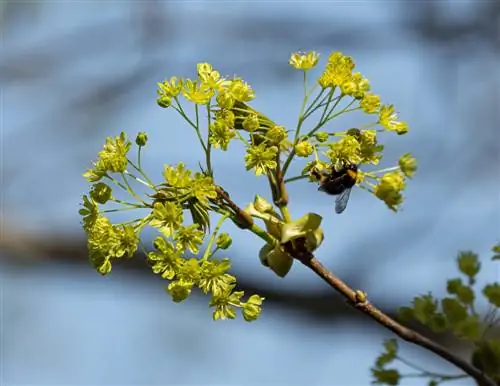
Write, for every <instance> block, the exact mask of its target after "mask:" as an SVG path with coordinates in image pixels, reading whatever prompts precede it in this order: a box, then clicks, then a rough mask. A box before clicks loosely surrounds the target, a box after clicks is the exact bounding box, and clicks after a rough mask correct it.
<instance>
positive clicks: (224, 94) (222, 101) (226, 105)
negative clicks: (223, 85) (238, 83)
mask: <svg viewBox="0 0 500 386" xmlns="http://www.w3.org/2000/svg"><path fill="white" fill-rule="evenodd" d="M215 100H216V101H217V106H219V107H220V108H221V109H226V110H229V111H230V110H231V109H232V108H233V106H234V102H235V100H236V99H235V98H234V96H233V95H232V94H231V93H230V92H229V91H228V90H225V89H222V90H219V92H218V94H217V97H216V98H215ZM233 116H234V114H233Z"/></svg>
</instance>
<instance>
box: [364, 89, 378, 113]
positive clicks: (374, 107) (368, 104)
mask: <svg viewBox="0 0 500 386" xmlns="http://www.w3.org/2000/svg"><path fill="white" fill-rule="evenodd" d="M359 105H360V106H361V108H362V109H363V111H364V112H365V113H367V114H374V113H376V112H377V111H378V109H379V108H380V97H379V96H378V95H376V94H371V93H365V95H364V96H363V99H361V101H360V102H359Z"/></svg>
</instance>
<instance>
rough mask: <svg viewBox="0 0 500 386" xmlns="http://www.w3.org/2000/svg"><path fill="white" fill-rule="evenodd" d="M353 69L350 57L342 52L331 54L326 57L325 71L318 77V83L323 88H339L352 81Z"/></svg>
mask: <svg viewBox="0 0 500 386" xmlns="http://www.w3.org/2000/svg"><path fill="white" fill-rule="evenodd" d="M354 67H355V64H354V60H353V59H352V58H351V57H350V56H346V55H344V54H343V53H342V52H333V53H332V54H331V55H330V56H329V57H328V63H327V65H326V68H325V71H324V72H323V74H321V76H320V77H319V79H318V83H319V84H320V86H321V87H323V88H327V87H335V86H341V85H342V84H344V83H345V82H348V81H351V80H352V70H353V69H354Z"/></svg>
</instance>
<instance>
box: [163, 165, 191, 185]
mask: <svg viewBox="0 0 500 386" xmlns="http://www.w3.org/2000/svg"><path fill="white" fill-rule="evenodd" d="M163 178H165V181H166V182H167V184H168V185H170V186H173V187H174V188H185V187H187V186H189V185H191V170H189V169H186V168H185V167H184V163H182V162H179V163H178V164H177V166H176V167H175V168H174V167H173V166H170V165H165V166H164V168H163Z"/></svg>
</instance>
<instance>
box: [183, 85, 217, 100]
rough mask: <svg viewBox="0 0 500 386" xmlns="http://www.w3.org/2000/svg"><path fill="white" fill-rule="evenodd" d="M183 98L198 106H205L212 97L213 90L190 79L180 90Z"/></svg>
mask: <svg viewBox="0 0 500 386" xmlns="http://www.w3.org/2000/svg"><path fill="white" fill-rule="evenodd" d="M182 93H183V94H184V97H185V98H186V99H187V100H188V101H191V102H193V103H196V104H198V105H206V104H207V103H209V102H210V99H211V98H212V97H213V95H214V89H213V88H211V87H210V86H209V85H208V84H206V83H198V82H197V81H193V80H191V79H188V80H186V82H185V84H184V88H183V89H182Z"/></svg>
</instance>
